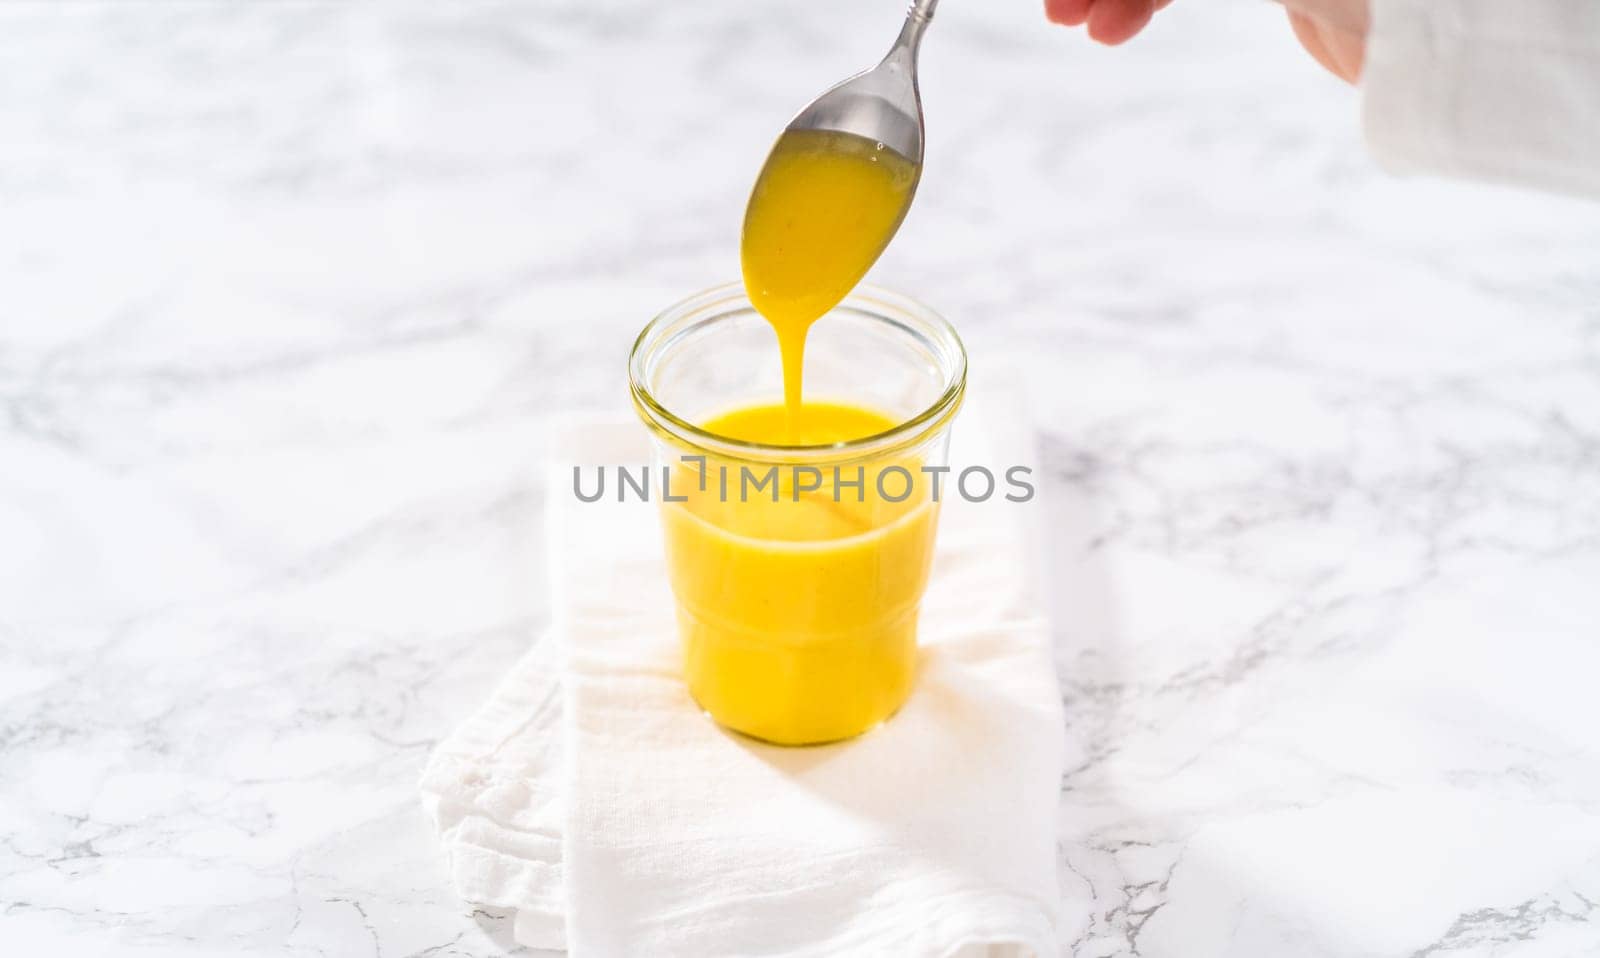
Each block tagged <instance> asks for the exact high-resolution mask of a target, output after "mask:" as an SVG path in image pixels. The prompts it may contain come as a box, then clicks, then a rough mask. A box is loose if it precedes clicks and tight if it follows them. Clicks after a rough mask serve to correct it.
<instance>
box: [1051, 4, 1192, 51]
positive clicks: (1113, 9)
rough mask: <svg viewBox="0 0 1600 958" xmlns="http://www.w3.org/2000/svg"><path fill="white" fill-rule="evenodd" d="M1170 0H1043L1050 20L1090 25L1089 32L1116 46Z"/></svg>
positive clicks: (1138, 29) (1130, 35)
mask: <svg viewBox="0 0 1600 958" xmlns="http://www.w3.org/2000/svg"><path fill="white" fill-rule="evenodd" d="M1171 2H1172V0H1044V13H1045V16H1046V17H1048V18H1049V19H1050V20H1051V21H1053V22H1055V23H1061V24H1065V25H1067V26H1069V27H1076V26H1079V25H1081V24H1088V25H1089V36H1090V37H1091V38H1093V39H1095V40H1098V41H1099V42H1101V43H1104V44H1108V45H1111V46H1115V45H1116V44H1119V43H1124V42H1126V41H1128V40H1130V39H1132V38H1133V37H1134V36H1135V35H1136V34H1138V32H1139V31H1140V30H1143V29H1144V28H1145V25H1146V24H1148V23H1149V22H1150V18H1151V17H1152V16H1154V15H1155V12H1156V11H1157V10H1160V9H1161V8H1162V7H1164V6H1166V5H1167V4H1169V3H1171Z"/></svg>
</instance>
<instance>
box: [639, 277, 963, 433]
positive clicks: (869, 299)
mask: <svg viewBox="0 0 1600 958" xmlns="http://www.w3.org/2000/svg"><path fill="white" fill-rule="evenodd" d="M718 307H732V309H734V310H738V311H740V312H745V311H750V312H753V311H754V309H755V307H754V306H752V305H751V304H750V300H749V298H748V297H747V296H746V295H745V290H744V284H742V283H738V282H733V283H724V284H722V285H720V286H714V287H711V288H710V289H706V290H702V291H701V292H698V293H695V294H693V295H691V296H688V297H685V298H684V299H681V300H679V301H678V302H676V303H673V304H672V305H671V306H668V307H667V308H666V309H664V310H662V311H661V312H660V313H658V314H656V316H655V318H653V319H651V320H650V322H649V323H647V324H645V327H644V329H642V330H640V332H639V336H638V338H636V339H635V340H634V342H633V349H632V350H631V351H630V352H629V354H628V390H629V392H630V393H631V395H632V397H633V404H634V408H635V410H637V412H638V413H639V417H640V418H641V419H643V420H644V422H645V424H646V425H647V426H649V427H650V428H651V429H652V430H655V431H657V432H659V433H663V434H665V435H666V436H668V437H670V438H671V439H673V440H675V441H677V442H678V443H680V444H683V445H688V446H690V447H692V448H694V449H697V450H701V451H704V452H707V453H710V454H713V455H716V456H718V457H722V458H729V459H741V460H749V461H756V462H761V461H766V460H772V459H781V460H782V461H784V462H794V463H807V462H813V463H814V462H819V461H821V462H832V461H847V460H852V459H859V458H871V457H878V456H883V455H885V454H887V453H892V452H894V451H896V450H898V449H902V448H906V447H909V446H913V445H916V444H918V443H920V442H921V441H922V440H923V439H925V438H926V437H927V436H929V435H931V434H933V433H934V432H936V431H938V430H939V429H941V428H943V427H944V426H945V425H947V424H948V423H949V422H950V420H951V419H952V418H953V417H954V416H955V414H956V412H957V411H958V410H959V409H960V407H961V401H962V398H963V397H964V395H965V393H966V387H967V350H966V347H965V345H963V344H962V342H961V337H960V336H959V335H957V333H956V330H955V327H954V326H952V325H950V322H949V321H948V320H946V319H945V318H944V317H943V316H940V315H939V314H938V313H936V312H934V311H933V310H932V309H930V308H929V307H927V306H925V305H923V304H922V303H920V302H918V301H917V300H914V299H912V298H911V297H909V296H903V295H901V294H899V293H895V292H891V291H889V290H887V289H883V288H882V287H878V286H873V285H870V284H865V283H864V284H861V285H859V286H857V287H856V288H855V290H854V291H853V292H851V293H850V295H848V296H846V297H845V298H844V299H843V300H842V301H841V302H840V303H839V307H835V308H841V307H842V308H846V309H853V310H855V311H857V312H860V313H864V314H866V315H868V316H872V317H875V318H877V319H879V320H882V321H885V322H888V323H892V324H894V325H897V326H900V327H902V328H905V329H907V331H908V332H918V333H921V334H923V335H925V336H927V337H928V338H929V339H931V340H932V341H933V342H934V343H935V344H936V345H937V346H938V347H939V349H940V352H941V354H942V355H941V358H942V359H944V360H945V362H943V363H941V368H940V372H941V373H942V378H943V379H944V383H943V387H944V388H943V389H942V390H941V391H940V394H939V396H938V398H936V399H935V400H934V401H933V402H932V403H931V404H930V405H928V406H927V407H926V408H924V409H922V410H921V411H920V412H918V413H917V414H916V415H914V416H912V417H910V418H909V419H906V420H904V421H902V422H898V423H896V424H895V425H894V426H892V427H890V428H888V429H885V430H883V431H882V432H878V433H874V434H872V435H869V436H862V437H860V438H857V439H850V440H846V441H844V442H837V443H830V444H826V445H784V444H780V443H761V442H749V441H746V440H743V439H735V438H733V437H731V436H723V435H719V434H717V433H714V432H711V431H709V430H707V429H704V428H702V427H700V426H697V425H695V424H694V423H692V422H690V421H688V420H687V419H684V418H683V417H681V416H679V415H677V414H676V413H674V412H673V411H672V410H670V409H668V408H667V407H666V406H665V405H663V404H662V403H661V402H660V401H659V400H657V399H656V397H655V396H654V395H653V394H652V393H651V392H650V388H649V385H648V383H647V378H648V374H649V368H650V367H649V359H650V357H651V355H652V354H653V353H655V352H656V351H658V350H659V349H660V348H662V347H664V346H665V345H667V344H669V343H670V342H671V341H672V339H673V337H671V336H666V335H664V334H665V332H666V331H667V328H668V327H669V326H672V325H673V324H674V323H676V322H678V321H679V320H681V319H684V318H685V317H688V316H692V315H694V314H697V313H702V312H708V311H710V310H712V309H715V308H718ZM723 315H726V314H723ZM713 318H715V317H713Z"/></svg>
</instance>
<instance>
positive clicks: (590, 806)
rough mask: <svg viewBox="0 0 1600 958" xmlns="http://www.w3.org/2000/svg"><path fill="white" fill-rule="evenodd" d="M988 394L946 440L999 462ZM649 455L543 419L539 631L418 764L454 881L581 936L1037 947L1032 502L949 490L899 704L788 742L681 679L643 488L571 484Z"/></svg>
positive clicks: (1013, 422) (1046, 750)
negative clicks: (594, 492) (621, 490)
mask: <svg viewBox="0 0 1600 958" xmlns="http://www.w3.org/2000/svg"><path fill="white" fill-rule="evenodd" d="M996 395H998V394H996ZM986 398H988V399H989V409H990V412H989V415H987V416H984V415H982V414H981V413H980V412H979V411H978V410H975V409H968V410H967V411H965V412H963V414H962V417H961V419H960V420H958V422H957V426H956V432H955V436H956V442H955V445H954V448H953V450H952V460H951V461H952V465H953V466H955V467H956V470H957V471H959V469H960V468H961V467H962V466H965V465H982V466H985V467H987V468H989V469H990V470H991V471H992V472H994V473H995V474H996V475H997V476H1003V475H1004V471H1005V469H1006V468H1008V467H1010V466H1012V465H1027V464H1029V463H1030V462H1031V448H1030V445H1031V434H1030V433H1029V432H1028V430H1027V429H1026V427H1025V425H1024V422H1025V420H1024V419H1023V418H1022V417H1021V415H1020V410H1021V408H1022V407H1021V405H1020V403H1012V404H1009V405H1007V404H1004V403H1001V402H998V401H997V400H996V399H995V398H993V397H986ZM647 461H648V447H647V441H646V436H645V434H644V430H643V429H642V427H640V426H639V425H638V424H637V423H634V422H616V421H610V422H607V421H597V422H587V423H582V424H577V423H574V424H569V425H568V426H567V427H564V428H563V429H561V430H559V433H558V436H557V439H556V443H555V449H554V451H553V455H552V457H551V462H552V469H551V473H550V476H549V477H548V478H549V480H550V485H549V491H548V497H549V498H548V503H549V510H548V515H549V529H548V534H549V546H550V550H551V554H550V559H551V562H550V568H551V569H552V582H551V586H552V589H551V593H552V606H553V622H552V625H551V628H550V631H549V632H548V633H547V634H546V635H545V636H544V637H543V638H542V639H541V640H540V641H539V642H537V643H536V644H535V646H534V648H533V649H532V650H531V651H530V652H529V653H528V654H527V655H526V656H525V657H524V658H523V659H522V660H521V661H520V662H519V663H518V664H517V665H516V666H515V668H514V669H513V670H512V672H511V673H510V674H509V675H508V676H507V677H506V678H505V680H504V681H503V682H502V683H501V686H500V688H499V689H497V690H496V692H495V693H494V695H493V696H492V697H491V698H490V700H489V702H488V703H487V704H486V705H485V706H484V707H483V708H482V709H481V710H480V711H479V712H478V714H476V715H475V716H473V717H472V719H470V720H469V721H468V722H467V723H466V724H465V725H464V726H462V728H461V729H460V730H458V731H457V732H456V733H455V734H454V735H452V736H451V737H450V738H449V739H448V740H447V741H445V742H444V743H443V744H441V745H440V746H439V748H438V749H437V751H436V752H435V754H434V756H433V757H432V758H431V760H430V762H429V764H428V767H427V769H426V771H425V773H424V776H423V781H422V790H423V794H424V801H425V804H426V805H427V807H428V808H429V810H430V812H431V814H432V816H433V818H434V821H435V823H436V825H437V828H438V831H439V835H440V839H441V843H442V845H443V846H444V849H445V853H446V857H447V859H448V861H449V863H450V867H451V871H452V874H453V877H454V880H455V883H456V886H457V889H458V891H459V892H460V894H461V895H462V897H463V898H465V899H467V900H468V901H471V902H474V903H477V904H482V905H486V906H491V907H501V908H511V909H515V911H516V915H517V918H516V924H515V934H516V937H517V940H518V941H519V942H522V943H523V944H526V945H529V946H532V947H538V948H549V949H558V948H568V949H570V950H571V951H573V952H574V953H576V954H580V955H624V956H631V955H661V956H671V955H695V956H702V955H837V954H861V953H873V954H896V955H941V956H942V955H978V954H998V955H1004V954H1019V955H1024V954H1035V955H1053V954H1055V953H1057V951H1058V945H1057V940H1056V934H1055V927H1056V910H1057V908H1058V902H1059V893H1058V882H1057V875H1056V867H1057V866H1056V861H1057V857H1056V808H1057V801H1058V797H1059V785H1060V775H1061V764H1062V748H1063V728H1062V714H1061V703H1060V694H1059V688H1058V684H1057V681H1056V677H1055V671H1054V666H1053V659H1052V655H1051V653H1050V648H1049V639H1048V629H1047V627H1046V624H1045V621H1044V616H1043V612H1042V610H1043V600H1042V596H1041V594H1040V591H1039V589H1038V587H1037V583H1036V581H1035V578H1034V572H1035V569H1036V566H1037V563H1036V562H1035V561H1034V560H1033V555H1032V554H1031V552H1030V550H1029V548H1028V545H1027V541H1026V536H1025V535H1024V533H1023V529H1024V524H1025V523H1026V521H1027V519H1028V516H1029V510H1030V509H1032V508H1033V504H1032V503H1015V502H1009V501H1006V500H1005V499H1004V497H1003V495H1001V494H999V493H997V494H995V495H994V496H993V497H992V498H991V499H990V500H989V501H987V502H984V503H977V502H971V501H967V500H965V499H963V498H962V497H960V496H959V495H957V494H955V492H954V491H953V490H947V491H946V494H945V495H944V496H943V497H942V498H943V502H944V505H943V515H942V517H941V519H940V531H939V544H938V550H937V556H936V559H935V563H934V570H933V574H932V578H931V581H930V584H929V587H928V594H927V597H926V599H925V600H924V604H923V613H922V617H921V624H920V644H921V652H920V662H919V675H918V680H917V687H916V689H915V691H914V692H913V694H912V696H911V698H910V700H909V701H908V702H907V703H906V705H905V706H904V707H903V708H902V709H901V711H900V712H899V714H897V715H896V716H895V717H894V718H893V719H891V720H890V721H889V722H888V723H886V724H885V725H884V726H883V727H881V728H879V729H876V730H874V731H872V732H870V733H868V734H866V735H864V736H862V737H860V738H858V739H855V740H853V741H849V742H844V743H840V744H836V745H829V746H821V747H813V748H801V749H787V748H780V747H774V746H767V745H762V744H760V743H756V742H754V741H751V740H748V739H745V738H742V737H740V736H737V735H733V734H730V733H728V732H725V731H722V730H720V729H719V728H717V726H716V725H714V724H713V723H712V722H711V721H710V720H709V719H708V718H706V717H705V716H704V715H703V714H702V713H701V712H700V711H699V710H698V709H697V708H696V707H695V705H694V703H693V701H692V700H691V699H690V698H689V696H688V693H687V692H686V690H685V688H684V685H683V682H682V678H681V675H680V672H679V662H678V646H677V638H676V635H675V632H674V617H673V612H672V605H671V595H670V591H669V589H668V587H667V584H666V578H665V570H664V568H663V562H662V558H661V543H660V538H659V528H658V524H657V519H656V516H655V514H654V510H655V509H656V508H657V507H656V505H655V504H654V503H649V504H645V503H640V502H638V501H636V500H630V501H629V502H627V503H617V502H616V501H614V500H612V501H601V502H595V503H585V502H582V501H580V500H579V499H578V498H577V496H575V495H574V494H573V489H572V469H573V466H574V465H578V466H581V467H582V468H583V469H584V470H585V474H586V475H592V474H593V473H592V470H593V469H594V468H595V467H597V466H601V465H605V466H613V465H616V464H619V463H643V462H647ZM974 485H979V484H977V483H975V484H974ZM1003 488H1004V487H1003V486H1002V491H1003ZM558 664H559V668H558V667H557V666H558Z"/></svg>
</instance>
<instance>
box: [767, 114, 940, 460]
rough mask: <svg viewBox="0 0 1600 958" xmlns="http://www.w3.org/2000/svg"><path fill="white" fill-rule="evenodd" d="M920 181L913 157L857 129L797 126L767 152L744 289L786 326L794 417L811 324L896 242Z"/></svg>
mask: <svg viewBox="0 0 1600 958" xmlns="http://www.w3.org/2000/svg"><path fill="white" fill-rule="evenodd" d="M916 182H917V167H916V166H915V165H914V164H913V163H912V162H911V161H910V160H908V159H906V158H905V157H903V156H901V155H900V154H898V153H896V152H894V151H893V150H891V149H889V148H887V147H885V146H884V145H883V144H882V143H878V142H876V141H874V140H869V139H866V138H865V137H860V136H856V135H854V134H851V133H839V132H836V131H832V130H789V131H786V132H785V133H784V134H783V135H782V136H781V137H779V138H778V142H777V143H776V144H775V145H774V146H773V148H772V153H771V155H770V156H768V157H767V163H766V166H764V167H763V168H762V170H761V175H760V177H759V178H757V180H756V185H755V189H754V190H752V191H751V194H750V205H749V207H748V208H747V209H746V211H745V218H744V235H743V240H742V243H741V259H742V261H743V267H744V286H745V292H746V293H747V294H748V295H749V297H750V302H751V303H752V304H754V306H755V308H756V311H757V312H759V313H761V315H762V316H764V317H766V320H767V322H769V323H771V324H772V328H773V330H774V331H775V332H776V333H777V335H778V349H779V352H780V354H781V355H782V358H783V398H784V406H785V407H786V408H787V409H788V411H789V417H790V421H791V423H792V422H793V421H794V420H795V418H796V417H797V416H798V413H799V409H800V394H801V380H802V378H803V373H802V370H803V367H804V363H805V344H806V332H807V330H809V329H810V328H811V324H812V323H813V322H815V321H816V320H817V319H818V318H819V317H821V316H822V314H823V313H826V312H827V311H828V310H830V309H832V308H833V307H835V306H837V305H838V304H839V301H840V300H842V299H844V297H845V296H846V295H848V294H849V292H850V290H852V289H854V288H855V285H856V284H857V283H859V282H860V281H861V277H863V276H865V275H866V273H867V270H868V269H870V268H871V267H872V264H873V263H874V262H876V261H877V259H878V256H879V255H880V254H881V253H882V252H883V250H884V247H886V246H888V245H889V240H890V239H891V238H892V237H893V236H894V234H895V230H897V229H899V227H900V221H901V220H902V219H903V218H904V217H905V213H906V208H907V206H909V200H910V195H911V191H912V190H913V189H914V188H915V186H916ZM791 431H792V428H791Z"/></svg>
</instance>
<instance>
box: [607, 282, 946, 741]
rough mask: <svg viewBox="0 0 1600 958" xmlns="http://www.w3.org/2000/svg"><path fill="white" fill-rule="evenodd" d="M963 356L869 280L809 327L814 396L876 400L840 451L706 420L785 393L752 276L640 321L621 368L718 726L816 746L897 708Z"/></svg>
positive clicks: (913, 307)
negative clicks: (862, 426)
mask: <svg viewBox="0 0 1600 958" xmlns="http://www.w3.org/2000/svg"><path fill="white" fill-rule="evenodd" d="M966 364H967V361H966V352H965V350H964V349H963V347H962V345H961V340H960V339H959V338H958V337H957V335H956V332H955V330H954V329H953V328H952V327H951V326H950V324H949V323H948V322H946V321H945V320H944V319H942V318H941V317H939V316H938V315H937V314H935V313H934V312H933V311H932V310H930V309H928V308H927V307H925V306H923V305H921V304H919V303H917V302H915V301H913V300H910V299H907V298H905V297H903V296H899V295H896V294H894V293H889V292H886V291H883V290H879V289H874V288H871V287H861V288H859V289H858V290H857V291H856V292H855V293H854V294H852V295H851V296H849V297H848V298H846V299H845V300H844V302H842V303H841V304H840V305H839V306H838V307H836V308H835V309H834V310H832V311H831V312H829V313H828V314H827V315H826V316H824V317H823V318H822V319H820V320H818V321H817V322H816V323H815V324H814V325H813V326H812V327H811V330H810V333H809V335H808V339H807V343H806V354H805V381H804V389H805V400H806V406H807V407H808V408H810V407H812V406H813V404H819V405H833V406H837V407H838V408H839V410H840V412H841V414H852V411H853V410H865V411H867V412H870V413H875V414H877V417H874V418H873V420H872V421H876V422H881V423H882V424H883V425H882V428H879V429H877V431H875V432H873V433H872V434H871V435H864V436H862V437H861V438H854V439H850V440H848V441H843V442H837V443H832V444H828V445H784V444H774V443H765V442H752V441H748V440H746V439H739V438H734V437H731V436H728V435H718V434H717V433H716V432H713V431H711V430H709V429H707V428H705V426H706V424H707V423H713V422H716V421H718V420H719V419H723V417H725V416H726V414H728V413H730V412H732V411H735V410H741V409H751V408H754V407H758V406H765V407H768V408H769V409H770V408H771V407H773V406H775V405H777V404H781V402H782V397H783V377H782V370H781V366H780V363H779V359H778V351H777V348H776V339H775V336H774V333H773V330H772V328H771V326H769V325H768V324H767V322H766V320H765V319H763V318H762V317H761V316H760V315H759V314H758V313H756V312H755V310H754V308H753V307H752V306H751V305H750V302H749V300H748V299H747V298H746V297H745V294H744V290H743V287H742V286H741V285H739V284H730V285H727V286H721V287H718V288H716V289H711V290H708V291H706V292H703V293H700V294H698V295H695V296H692V297H690V298H688V299H686V300H684V301H682V302H680V303H678V304H677V305H675V306H672V307H670V308H669V309H667V310H666V311H665V312H663V313H662V314H661V315H659V316H657V317H656V318H655V319H654V320H653V321H651V322H650V324H649V325H647V326H646V327H645V328H644V331H643V332H642V333H640V335H639V338H638V340H637V341H636V342H635V343H634V347H633V353H632V355H631V356H630V358H629V362H628V373H629V381H630V388H631V391H632V395H633V401H634V405H635V408H636V409H637V410H638V413H639V416H640V418H642V419H643V421H644V422H645V424H646V425H647V426H648V427H649V428H650V430H651V432H652V434H653V438H654V442H653V446H654V457H655V469H654V470H653V471H655V472H656V473H657V474H658V475H662V474H664V475H666V476H667V477H668V479H669V481H668V482H667V484H666V488H665V489H664V490H663V495H661V496H658V497H657V498H658V499H659V500H660V512H661V518H662V523H663V531H664V541H665V546H666V560H667V572H668V578H669V579H670V581H671V585H672V590H673V594H674V597H675V599H676V603H677V611H678V627H679V634H680V636H681V638H682V643H683V650H684V677H685V679H686V681H687V683H688V686H689V692H690V694H691V695H692V696H693V697H694V699H695V701H696V702H698V703H699V705H700V707H701V708H702V709H704V710H705V711H706V712H707V713H708V714H709V715H710V716H711V717H712V718H713V719H714V720H716V721H717V722H718V723H720V724H721V725H723V726H725V727H727V728H730V729H733V730H735V731H738V732H741V733H744V734H746V735H749V736H752V737H754V738H758V739H762V740H764V741H768V742H774V743H778V744H784V745H804V744H814V743H820V742H829V741H836V740H839V739H844V738H850V737H852V736H854V735H858V734H860V733H861V732H864V731H866V730H868V729H870V728H872V727H874V726H875V725H877V724H878V723H880V722H882V721H883V720H885V719H887V718H888V717H889V716H891V715H893V714H894V712H895V711H896V710H897V709H899V707H900V706H901V705H902V704H903V703H904V702H905V700H906V698H907V696H908V695H909V694H910V692H911V687H912V682H913V679H914V677H915V673H916V629H917V610H918V607H919V604H920V602H921V599H922V594H923V591H924V588H925V587H926V585H927V581H928V570H929V567H930V565H931V563H932V558H933V544H934V533H935V528H936V525H937V522H938V512H939V503H938V499H939V496H940V494H942V492H943V491H944V485H946V483H942V482H941V480H942V479H943V478H944V475H943V471H944V470H945V467H946V456H947V453H948V448H949V434H950V425H951V422H952V421H953V420H954V418H955V415H956V412H957V410H958V409H959V408H960V405H961V400H962V395H963V392H964V390H965V388H966V368H967V365H966ZM879 417H881V418H879ZM723 421H727V420H726V419H723ZM663 469H665V472H664V473H663V472H662V470H663Z"/></svg>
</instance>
